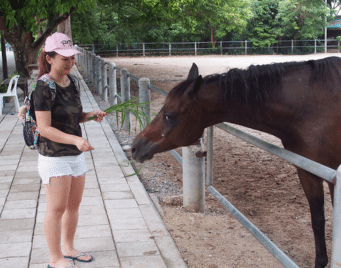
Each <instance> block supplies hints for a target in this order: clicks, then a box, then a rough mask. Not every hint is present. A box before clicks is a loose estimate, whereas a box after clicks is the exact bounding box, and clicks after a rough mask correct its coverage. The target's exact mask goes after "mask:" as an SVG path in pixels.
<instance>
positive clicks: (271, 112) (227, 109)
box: [201, 83, 292, 139]
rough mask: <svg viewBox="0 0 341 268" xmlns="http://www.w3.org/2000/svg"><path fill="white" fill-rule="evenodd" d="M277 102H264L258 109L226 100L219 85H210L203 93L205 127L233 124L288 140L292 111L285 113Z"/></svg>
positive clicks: (278, 101)
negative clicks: (223, 123)
mask: <svg viewBox="0 0 341 268" xmlns="http://www.w3.org/2000/svg"><path fill="white" fill-rule="evenodd" d="M277 98H278V100H277V101H271V102H267V101H264V102H263V103H261V104H260V105H259V106H257V107H252V106H250V105H248V104H242V103H238V102H231V101H229V100H227V101H226V100H224V98H223V97H222V96H221V93H220V92H219V89H218V83H216V84H215V83H214V84H210V85H209V86H207V88H204V90H202V91H201V100H202V105H203V107H204V109H205V114H206V115H207V118H205V124H206V125H205V127H208V126H212V125H215V124H218V123H222V122H228V123H233V124H237V125H241V126H245V127H248V128H252V129H256V130H259V131H262V132H266V133H269V134H272V135H274V136H276V137H278V138H280V139H284V138H286V136H287V135H286V133H287V131H288V129H289V130H291V129H292V127H291V125H290V124H286V122H288V118H292V115H291V114H290V111H285V109H283V107H281V106H280V105H279V104H278V103H281V101H280V100H279V98H280V96H278V97H277Z"/></svg>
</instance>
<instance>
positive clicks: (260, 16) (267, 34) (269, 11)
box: [246, 0, 280, 48]
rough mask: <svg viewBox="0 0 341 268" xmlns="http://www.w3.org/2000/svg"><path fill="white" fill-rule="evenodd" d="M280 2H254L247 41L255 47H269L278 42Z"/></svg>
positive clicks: (265, 0)
mask: <svg viewBox="0 0 341 268" xmlns="http://www.w3.org/2000/svg"><path fill="white" fill-rule="evenodd" d="M278 2H279V1H274V0H253V1H252V3H251V8H252V12H253V17H252V19H251V20H249V21H248V24H247V28H246V31H247V34H248V37H247V40H248V41H250V42H251V43H252V45H253V46H254V47H261V48H264V47H267V46H270V45H272V44H274V43H276V40H277V33H276V32H277V29H278V28H280V26H279V25H278V23H277V20H276V16H277V15H278Z"/></svg>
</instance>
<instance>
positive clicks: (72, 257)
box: [64, 253, 94, 262]
mask: <svg viewBox="0 0 341 268" xmlns="http://www.w3.org/2000/svg"><path fill="white" fill-rule="evenodd" d="M82 256H84V257H86V256H90V259H89V260H82V259H79V257H82ZM64 258H67V259H72V260H74V261H80V262H92V261H93V259H94V258H93V257H92V256H91V255H90V254H88V253H81V254H79V255H76V256H64Z"/></svg>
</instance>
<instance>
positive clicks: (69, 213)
mask: <svg viewBox="0 0 341 268" xmlns="http://www.w3.org/2000/svg"><path fill="white" fill-rule="evenodd" d="M84 186H85V174H84V175H82V176H80V177H77V178H75V177H72V181H71V190H70V195H69V200H68V205H67V207H66V210H65V213H64V215H63V220H62V230H63V232H62V234H63V252H64V255H65V256H75V255H78V254H79V253H80V252H79V251H77V250H75V248H74V238H75V234H76V229H77V224H78V212H79V206H80V203H81V201H82V196H83V191H84ZM80 258H81V259H84V260H87V259H89V257H80Z"/></svg>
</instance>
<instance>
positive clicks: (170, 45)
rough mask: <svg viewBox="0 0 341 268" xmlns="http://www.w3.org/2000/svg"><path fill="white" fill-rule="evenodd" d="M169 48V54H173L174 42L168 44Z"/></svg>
mask: <svg viewBox="0 0 341 268" xmlns="http://www.w3.org/2000/svg"><path fill="white" fill-rule="evenodd" d="M168 50H169V56H172V44H171V43H169V45H168Z"/></svg>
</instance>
